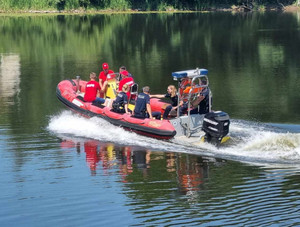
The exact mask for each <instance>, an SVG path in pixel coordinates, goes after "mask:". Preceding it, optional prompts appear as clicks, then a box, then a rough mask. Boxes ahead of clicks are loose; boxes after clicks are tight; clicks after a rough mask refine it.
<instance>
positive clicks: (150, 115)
mask: <svg viewBox="0 0 300 227" xmlns="http://www.w3.org/2000/svg"><path fill="white" fill-rule="evenodd" d="M147 112H148V114H149V117H150V118H152V111H151V106H150V104H149V103H147Z"/></svg>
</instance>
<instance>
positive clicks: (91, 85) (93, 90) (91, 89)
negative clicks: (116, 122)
mask: <svg viewBox="0 0 300 227" xmlns="http://www.w3.org/2000/svg"><path fill="white" fill-rule="evenodd" d="M96 79H97V75H96V73H94V72H91V73H90V81H89V82H87V84H86V85H85V94H84V97H83V100H84V101H86V102H94V103H98V104H103V103H104V102H105V99H103V98H100V97H99V95H100V90H101V89H100V85H99V83H98V82H97V81H96Z"/></svg>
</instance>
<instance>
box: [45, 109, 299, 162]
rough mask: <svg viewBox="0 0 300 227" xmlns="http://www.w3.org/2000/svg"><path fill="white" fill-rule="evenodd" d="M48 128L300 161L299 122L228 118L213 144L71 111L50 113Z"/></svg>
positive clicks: (153, 145) (231, 155)
mask: <svg viewBox="0 0 300 227" xmlns="http://www.w3.org/2000/svg"><path fill="white" fill-rule="evenodd" d="M47 128H48V130H49V131H51V132H53V133H55V134H63V135H69V136H73V137H84V138H90V139H95V140H99V141H103V142H112V143H115V144H118V145H126V146H141V147H146V148H148V149H151V150H157V151H168V152H175V151H176V152H179V153H189V154H196V155H199V154H200V155H203V156H210V157H216V158H224V159H229V160H237V161H242V162H249V163H258V164H263V163H283V164H284V163H286V164H287V163H290V164H292V163H300V125H291V126H290V127H289V126H288V125H275V124H273V125H272V124H262V123H255V122H250V121H242V120H231V124H230V137H231V139H230V140H229V141H228V142H226V144H225V145H223V146H220V147H216V146H214V145H212V144H208V143H202V142H200V139H199V140H198V139H196V140H195V138H194V139H193V140H189V139H188V138H184V139H183V138H176V137H175V138H174V139H172V140H170V141H162V140H156V139H153V138H148V137H144V136H141V135H137V134H136V133H133V132H130V131H126V130H124V129H123V128H120V127H117V126H113V125H111V124H110V123H108V122H107V121H105V120H103V119H100V118H96V117H94V118H90V119H87V118H84V117H81V116H79V115H77V114H75V113H73V112H71V111H63V112H61V113H60V114H58V115H55V116H52V117H50V120H49V125H48V127H47Z"/></svg>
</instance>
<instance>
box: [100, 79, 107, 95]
mask: <svg viewBox="0 0 300 227" xmlns="http://www.w3.org/2000/svg"><path fill="white" fill-rule="evenodd" d="M106 86H107V81H104V82H103V85H102V88H101V92H105V91H106Z"/></svg>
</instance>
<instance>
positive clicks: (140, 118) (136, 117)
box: [130, 115, 146, 119]
mask: <svg viewBox="0 0 300 227" xmlns="http://www.w3.org/2000/svg"><path fill="white" fill-rule="evenodd" d="M130 117H133V118H137V119H146V117H139V116H134V115H131V116H130Z"/></svg>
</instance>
